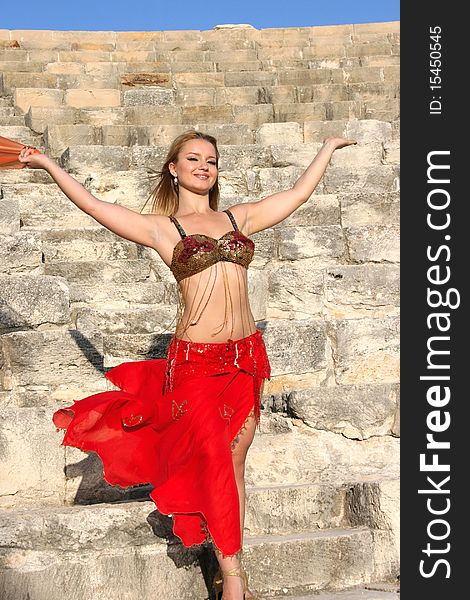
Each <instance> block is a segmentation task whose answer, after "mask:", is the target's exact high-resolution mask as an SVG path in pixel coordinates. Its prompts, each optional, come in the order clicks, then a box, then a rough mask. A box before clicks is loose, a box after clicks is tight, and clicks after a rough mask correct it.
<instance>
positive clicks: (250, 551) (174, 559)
mask: <svg viewBox="0 0 470 600" xmlns="http://www.w3.org/2000/svg"><path fill="white" fill-rule="evenodd" d="M132 535H133V531H132V532H131V535H130V537H131V538H132ZM150 536H151V534H150V533H149V540H150V539H151V538H150ZM119 542H120V540H119V541H118V542H117V543H115V544H114V546H112V547H109V548H106V550H105V551H103V550H101V551H99V550H98V551H96V550H92V549H87V550H85V549H84V548H83V543H82V542H80V543H79V544H78V545H76V549H71V550H68V551H62V552H57V551H54V550H53V549H50V550H44V551H40V550H39V551H37V550H28V551H23V552H21V560H20V561H19V560H18V558H19V556H18V553H15V552H11V554H10V553H8V551H7V556H6V560H5V563H6V568H5V570H4V575H3V578H2V581H3V584H2V585H3V590H2V591H3V592H4V595H5V597H12V592H13V593H16V595H18V593H21V594H22V595H26V594H28V593H31V592H32V591H34V598H35V600H46V598H47V600H56V599H57V600H58V599H59V598H63V596H64V593H65V594H66V596H67V598H69V599H70V600H79V599H80V600H92V599H93V600H104V599H105V598H106V599H107V598H109V597H110V596H116V597H121V598H123V597H125V596H126V597H127V596H128V597H129V598H130V597H133V596H135V594H136V593H137V594H138V595H139V596H141V597H149V596H150V595H151V594H152V593H154V590H155V589H158V590H159V592H160V593H161V594H162V596H163V597H165V598H168V600H173V599H174V600H177V599H178V600H180V599H189V598H195V597H196V598H201V597H204V598H207V594H208V591H209V590H208V589H207V588H206V585H205V584H204V577H203V576H202V574H203V573H206V576H207V580H208V581H209V582H211V581H212V574H213V572H214V571H215V568H214V567H215V565H214V560H215V559H214V558H213V556H212V553H211V556H210V558H211V559H212V560H211V566H212V568H211V569H210V576H208V573H207V567H206V569H204V567H203V565H204V563H205V565H207V564H208V563H207V558H206V560H205V561H203V559H202V556H201V549H200V550H199V552H196V551H191V550H189V551H188V550H184V549H183V548H182V547H181V545H179V544H178V545H176V546H173V545H172V546H170V550H171V552H170V553H169V547H168V545H167V544H166V543H164V542H158V541H153V540H152V542H150V543H148V544H146V545H134V546H133V547H131V548H126V547H124V548H123V547H122V546H121V545H120V543H119ZM8 554H10V556H8ZM208 558H209V557H208ZM244 558H245V566H246V569H247V571H248V572H249V573H250V587H251V589H252V590H253V591H254V592H255V591H257V592H259V593H260V594H261V595H263V594H267V595H268V596H269V597H271V596H273V595H274V594H278V595H279V592H281V591H283V590H284V589H286V590H287V591H290V592H291V594H292V593H294V592H297V594H298V595H299V592H300V593H302V592H303V593H305V592H307V593H308V592H309V591H317V590H321V589H325V588H336V589H341V588H345V587H346V588H348V587H351V586H353V585H361V584H362V585H364V584H366V583H369V581H370V580H371V579H372V578H373V577H374V551H373V541H372V537H371V533H370V532H369V531H368V530H367V529H365V528H357V529H350V530H347V529H346V530H342V529H338V530H330V531H325V532H313V533H311V532H305V533H303V534H294V535H286V536H268V537H253V538H246V540H245V547H244ZM198 559H199V560H200V561H201V563H200V565H198V566H197V567H196V568H192V569H189V568H185V569H175V563H176V564H178V563H179V564H181V563H182V562H183V563H184V564H186V565H188V566H189V563H188V560H189V561H191V563H197V562H198ZM338 560H341V564H342V568H341V570H338V568H337V562H338ZM92 565H93V573H94V575H93V577H90V576H89V574H90V569H91V567H92ZM201 567H203V568H202V573H201ZM142 571H145V573H146V577H145V578H142V577H141V576H140V573H141V572H142ZM72 573H73V576H72V575H71V574H72ZM124 573H126V576H125V577H123V574H124ZM273 574H274V575H273ZM209 585H210V583H209ZM130 594H132V595H133V596H131V595H130Z"/></svg>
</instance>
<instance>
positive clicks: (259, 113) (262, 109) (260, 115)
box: [233, 104, 274, 129]
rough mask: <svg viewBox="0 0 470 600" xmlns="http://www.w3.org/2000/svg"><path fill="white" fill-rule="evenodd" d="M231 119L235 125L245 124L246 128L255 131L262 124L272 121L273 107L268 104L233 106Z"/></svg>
mask: <svg viewBox="0 0 470 600" xmlns="http://www.w3.org/2000/svg"><path fill="white" fill-rule="evenodd" d="M233 119H234V121H235V123H245V124H246V125H247V126H248V127H250V128H252V129H257V128H258V127H259V126H260V125H262V124H263V123H271V122H272V121H273V120H274V115H273V107H272V106H271V105H270V104H254V105H251V106H249V105H247V106H238V105H234V106H233Z"/></svg>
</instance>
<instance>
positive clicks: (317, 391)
mask: <svg viewBox="0 0 470 600" xmlns="http://www.w3.org/2000/svg"><path fill="white" fill-rule="evenodd" d="M396 387H397V386H396V385H390V384H388V385H365V384H364V385H339V386H329V387H317V388H311V389H304V390H297V391H294V392H292V394H290V395H289V397H288V407H289V412H290V413H291V414H292V415H293V416H295V417H297V418H300V419H302V421H304V423H306V424H307V425H309V426H310V427H313V428H314V429H324V430H326V431H332V432H334V433H340V434H341V435H344V436H345V437H347V438H350V439H356V440H364V439H367V438H370V437H372V436H380V435H390V434H391V431H392V427H393V422H394V418H395V412H396V406H397V398H396V390H395V388H396Z"/></svg>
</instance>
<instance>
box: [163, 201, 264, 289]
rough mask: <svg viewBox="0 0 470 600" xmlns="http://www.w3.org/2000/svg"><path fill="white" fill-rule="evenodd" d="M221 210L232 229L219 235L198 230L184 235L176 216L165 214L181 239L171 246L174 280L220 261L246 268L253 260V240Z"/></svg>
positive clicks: (188, 275)
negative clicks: (227, 218)
mask: <svg viewBox="0 0 470 600" xmlns="http://www.w3.org/2000/svg"><path fill="white" fill-rule="evenodd" d="M224 212H225V213H227V215H228V216H229V218H230V221H231V222H232V225H233V227H234V229H233V231H228V232H227V233H224V235H222V236H221V237H220V238H212V237H210V236H207V235H204V234H201V233H193V234H190V235H187V234H186V232H185V231H184V229H183V228H182V227H181V225H180V223H179V222H178V221H177V220H176V218H175V217H169V218H170V219H171V221H172V223H173V224H174V225H175V227H176V228H177V229H178V232H179V234H180V235H181V240H180V241H179V242H178V243H177V244H176V246H175V248H174V250H173V257H172V260H171V265H170V269H171V271H172V273H173V275H174V276H175V279H176V281H178V282H179V281H181V280H182V279H185V278H186V277H191V275H195V274H196V273H200V272H201V271H204V270H205V269H208V268H209V267H211V266H212V265H215V264H216V263H218V262H221V261H225V262H233V263H236V264H239V265H241V266H243V267H245V269H248V265H249V264H250V262H251V261H252V260H253V254H254V251H255V244H254V242H253V241H252V240H250V238H248V237H246V235H244V234H243V233H242V232H241V231H240V230H239V229H238V225H237V223H236V221H235V219H234V217H233V215H232V213H231V212H230V211H229V210H228V209H226V210H224Z"/></svg>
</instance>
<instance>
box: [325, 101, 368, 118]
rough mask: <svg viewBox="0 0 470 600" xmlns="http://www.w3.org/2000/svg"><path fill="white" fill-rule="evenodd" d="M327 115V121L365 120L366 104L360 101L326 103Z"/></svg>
mask: <svg viewBox="0 0 470 600" xmlns="http://www.w3.org/2000/svg"><path fill="white" fill-rule="evenodd" d="M325 114H326V118H327V119H332V120H339V119H351V120H353V119H363V118H364V104H363V102H361V101H360V100H338V101H336V102H325Z"/></svg>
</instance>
